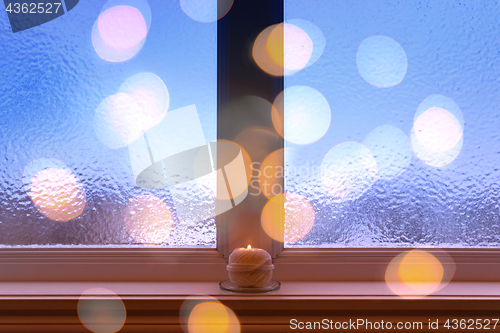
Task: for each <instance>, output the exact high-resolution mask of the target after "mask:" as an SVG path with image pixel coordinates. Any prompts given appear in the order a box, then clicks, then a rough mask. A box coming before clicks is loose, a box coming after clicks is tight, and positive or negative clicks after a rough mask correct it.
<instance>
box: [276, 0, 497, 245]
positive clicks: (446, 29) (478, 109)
mask: <svg viewBox="0 0 500 333" xmlns="http://www.w3.org/2000/svg"><path fill="white" fill-rule="evenodd" d="M498 15H499V5H498V4H496V3H494V2H477V1H462V2H460V3H458V2H455V1H424V2H421V1H363V0H359V1H355V0H347V1H346V0H342V1H331V0H315V1H307V2H306V1H301V0H285V20H286V23H285V25H284V28H283V29H284V36H285V44H284V45H285V49H284V54H285V55H284V69H285V74H286V75H285V90H284V94H282V95H281V96H278V98H277V100H276V101H275V105H278V106H280V105H281V108H282V109H284V112H285V120H284V128H285V130H284V136H285V139H286V141H285V165H286V167H285V170H286V171H287V172H286V176H285V182H286V192H287V193H290V194H292V195H295V196H296V197H295V199H294V198H293V197H291V198H290V200H291V201H290V202H291V203H290V204H291V205H292V204H293V203H296V204H297V206H298V207H300V208H298V210H299V211H302V212H304V211H305V212H306V213H300V214H302V215H301V218H302V220H301V221H300V223H298V224H297V225H300V224H301V225H300V226H298V227H297V226H295V229H293V230H292V229H290V225H286V227H288V228H289V229H288V231H286V232H289V233H291V235H289V238H288V243H287V244H286V246H287V247H419V246H435V247H465V248H466V247H497V246H498V245H499V244H500V233H499V231H500V229H499V228H500V226H499V213H500V211H499V205H498V197H499V194H500V192H499V191H500V188H499V186H498V179H500V172H499V168H498V163H499V162H500V159H499V156H500V145H499V137H498V128H500V127H499V126H500V117H499V112H498V103H499V101H500V95H499V94H498V90H499V88H500V84H499V81H498V77H499V75H500V63H499V61H498V59H499V57H498V49H499V47H498V41H499V37H500V29H499V25H498V19H497V18H498ZM280 98H281V99H280ZM278 109H279V107H278ZM309 204H310V205H311V206H310V207H312V208H313V209H314V215H313V216H314V218H313V219H311V218H310V217H309V218H304V216H309V215H307V214H309V213H307V212H308V210H309V206H308V205H309ZM292 206H293V205H292ZM294 214H296V215H297V214H298V213H297V212H295V213H294ZM300 214H298V215H300ZM291 215H292V213H290V216H291ZM312 220H314V225H313V226H312V229H311V230H310V232H308V230H309V228H310V227H311V225H312ZM285 237H286V236H285Z"/></svg>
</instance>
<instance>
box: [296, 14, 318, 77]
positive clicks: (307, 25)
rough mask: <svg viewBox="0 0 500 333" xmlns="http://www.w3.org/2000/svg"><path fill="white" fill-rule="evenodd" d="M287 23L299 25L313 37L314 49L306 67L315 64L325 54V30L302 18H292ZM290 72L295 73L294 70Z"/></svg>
mask: <svg viewBox="0 0 500 333" xmlns="http://www.w3.org/2000/svg"><path fill="white" fill-rule="evenodd" d="M286 23H288V24H289V25H294V26H295V27H298V28H300V29H302V30H303V31H304V32H305V33H306V34H307V36H309V38H310V39H311V41H312V43H313V49H312V53H311V56H310V58H309V61H308V62H307V64H306V65H305V66H304V67H309V66H311V65H312V64H314V63H315V62H316V61H317V60H318V59H319V57H320V56H321V55H322V54H323V51H324V49H325V46H326V38H325V35H323V32H322V31H321V29H320V28H318V27H317V26H316V25H315V24H313V23H311V22H309V21H306V20H301V19H291V20H287V21H286ZM289 73H290V74H291V73H293V71H290V72H289Z"/></svg>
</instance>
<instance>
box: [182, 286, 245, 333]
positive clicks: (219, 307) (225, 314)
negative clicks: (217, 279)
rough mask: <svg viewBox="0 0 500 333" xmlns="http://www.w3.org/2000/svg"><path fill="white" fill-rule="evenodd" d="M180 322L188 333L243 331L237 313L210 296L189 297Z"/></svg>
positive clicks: (234, 332)
mask: <svg viewBox="0 0 500 333" xmlns="http://www.w3.org/2000/svg"><path fill="white" fill-rule="evenodd" d="M179 322H180V324H181V327H182V329H183V330H184V332H186V333H198V332H200V333H202V332H214V333H215V332H227V333H239V332H240V331H241V329H240V323H239V320H238V317H237V316H236V315H235V313H234V312H233V311H232V310H231V309H230V308H228V307H227V306H225V305H223V304H222V303H220V302H219V301H218V300H217V299H215V298H213V297H211V296H208V295H193V296H189V297H187V298H186V299H185V300H184V302H183V303H182V306H181V308H180V311H179Z"/></svg>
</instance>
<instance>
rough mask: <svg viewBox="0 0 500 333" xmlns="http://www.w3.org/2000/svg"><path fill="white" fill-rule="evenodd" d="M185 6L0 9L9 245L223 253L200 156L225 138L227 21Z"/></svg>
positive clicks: (119, 3) (1, 224) (116, 1)
mask: <svg viewBox="0 0 500 333" xmlns="http://www.w3.org/2000/svg"><path fill="white" fill-rule="evenodd" d="M181 3H183V4H184V7H181V5H180V3H179V1H151V2H149V3H148V2H147V1H146V0H110V1H108V2H106V1H80V2H79V3H78V4H77V5H76V7H74V8H72V9H71V8H68V9H71V10H70V11H68V12H66V13H65V14H64V15H62V16H60V17H58V18H56V19H54V20H52V21H50V22H47V23H45V24H42V25H40V26H36V27H33V28H31V29H27V30H23V31H19V32H16V33H12V31H11V28H10V23H9V19H8V17H7V13H5V12H4V14H0V30H1V31H2V33H1V34H0V43H1V45H2V47H1V49H0V70H1V75H0V88H1V94H0V110H1V112H2V123H1V125H0V127H1V132H0V133H1V141H0V152H1V153H0V154H1V156H3V158H2V159H1V162H0V174H1V178H0V197H1V200H0V244H3V245H7V246H13V245H57V246H63V245H142V244H148V245H150V244H159V245H161V246H164V247H194V246H203V247H215V219H214V216H213V214H211V212H213V211H214V209H215V202H214V199H213V197H212V196H211V195H210V194H209V193H208V192H207V191H203V189H204V188H202V187H201V186H200V185H199V183H200V182H199V180H198V179H197V178H196V177H195V176H193V171H192V170H193V163H194V162H193V161H194V160H193V159H192V156H191V155H192V154H193V149H195V150H196V149H198V151H201V152H204V151H205V150H206V149H208V148H207V146H206V145H207V143H208V142H211V141H213V140H215V139H216V98H217V97H216V96H217V95H216V92H217V90H216V89H217V68H216V62H217V54H216V43H217V40H216V36H217V23H216V22H215V20H216V18H213V19H212V18H211V17H210V15H208V16H203V15H202V14H203V13H201V12H199V11H198V12H193V8H191V7H192V6H191V7H190V5H189V3H190V1H181ZM66 5H68V3H66ZM61 10H62V9H61ZM65 10H66V9H65ZM33 15H37V14H33ZM200 15H202V16H200ZM12 27H13V28H15V27H17V26H15V24H13V25H12ZM203 147H204V148H205V149H204V148H203ZM186 151H188V152H186ZM200 154H201V153H200ZM196 156H197V155H196V154H195V155H194V157H196ZM173 160H176V161H179V160H180V161H182V162H183V163H184V164H188V163H189V161H191V164H190V165H189V167H187V169H189V168H190V169H189V170H191V171H190V175H189V176H185V177H184V178H183V179H182V181H181V180H179V179H177V178H175V177H179V172H177V171H175V170H173V169H172V167H171V165H172V161H173ZM203 163H205V161H203ZM203 166H204V167H206V166H205V165H203ZM210 167H211V165H210V164H209V165H208V169H209V170H210ZM169 168H170V169H169ZM186 177H188V178H189V177H191V178H189V179H188V178H186ZM174 178H175V179H177V180H175V179H174ZM179 183H181V186H177V185H178V184H179ZM187 192H189V193H188V194H189V195H188V194H186V193H187ZM185 198H189V200H188V201H183V199H185ZM186 210H187V211H189V212H190V213H189V214H191V215H189V214H187V213H185V211H186Z"/></svg>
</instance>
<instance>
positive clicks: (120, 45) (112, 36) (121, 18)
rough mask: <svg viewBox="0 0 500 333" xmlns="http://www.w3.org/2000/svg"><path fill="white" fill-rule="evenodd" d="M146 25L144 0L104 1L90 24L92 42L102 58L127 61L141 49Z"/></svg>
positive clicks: (148, 16)
mask: <svg viewBox="0 0 500 333" xmlns="http://www.w3.org/2000/svg"><path fill="white" fill-rule="evenodd" d="M150 25H151V11H150V9H149V5H148V3H147V1H145V0H112V1H108V3H106V5H105V6H104V7H103V9H102V11H101V13H100V15H99V17H98V18H97V20H96V21H95V23H94V26H93V27H92V44H93V45H94V49H95V51H96V53H97V54H98V55H99V56H100V57H101V58H102V59H104V60H107V61H111V62H121V61H125V60H129V59H130V58H132V57H133V56H135V55H136V54H137V53H138V52H139V51H140V50H141V48H142V46H143V45H144V42H145V40H146V36H147V34H148V30H149V26H150Z"/></svg>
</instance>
